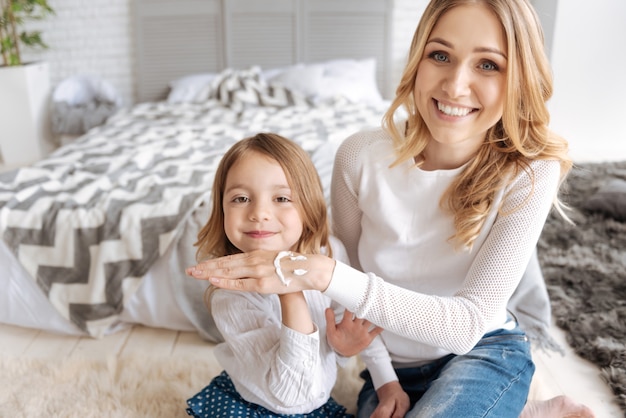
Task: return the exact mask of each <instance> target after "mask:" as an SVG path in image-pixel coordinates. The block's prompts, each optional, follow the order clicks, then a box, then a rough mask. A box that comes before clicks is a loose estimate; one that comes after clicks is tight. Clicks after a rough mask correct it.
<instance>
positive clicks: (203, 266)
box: [185, 250, 335, 294]
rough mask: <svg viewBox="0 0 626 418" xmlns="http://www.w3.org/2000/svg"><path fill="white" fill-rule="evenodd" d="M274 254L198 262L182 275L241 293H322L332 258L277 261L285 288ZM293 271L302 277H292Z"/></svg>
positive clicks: (317, 256)
mask: <svg viewBox="0 0 626 418" xmlns="http://www.w3.org/2000/svg"><path fill="white" fill-rule="evenodd" d="M277 254H278V252H276V251H267V250H255V251H252V252H249V253H241V254H233V255H228V256H225V257H220V258H214V259H210V260H206V261H202V262H200V263H198V264H197V265H195V266H192V267H189V268H187V269H186V270H185V273H187V275H189V276H191V277H193V278H196V279H199V280H209V281H210V282H211V284H212V285H214V286H216V287H219V288H222V289H229V290H241V291H245V292H258V293H266V294H269V293H276V294H285V293H292V292H297V291H301V290H309V289H313V290H320V291H323V290H325V289H326V288H327V287H328V284H329V283H330V279H331V278H332V274H333V270H334V268H335V260H333V259H332V258H328V257H326V256H323V255H320V254H313V255H311V254H307V255H305V259H298V260H293V259H292V257H283V258H281V259H280V262H279V266H280V269H281V270H282V273H283V275H284V276H285V279H286V280H287V281H288V285H285V284H283V282H282V281H281V280H280V278H279V277H278V274H277V273H276V268H275V267H274V260H275V259H276V256H277ZM297 255H299V254H296V253H294V256H297ZM293 258H295V257H293ZM296 269H297V270H298V271H300V272H302V271H304V272H305V273H303V274H300V275H296V274H294V271H295V270H296Z"/></svg>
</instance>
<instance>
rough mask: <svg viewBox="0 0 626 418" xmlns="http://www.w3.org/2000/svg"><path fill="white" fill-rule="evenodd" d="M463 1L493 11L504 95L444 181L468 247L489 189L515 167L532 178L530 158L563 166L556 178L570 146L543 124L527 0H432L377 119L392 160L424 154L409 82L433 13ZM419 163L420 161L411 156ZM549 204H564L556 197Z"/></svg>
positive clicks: (538, 40) (545, 80) (535, 32)
mask: <svg viewBox="0 0 626 418" xmlns="http://www.w3.org/2000/svg"><path fill="white" fill-rule="evenodd" d="M464 4H484V5H486V6H487V7H488V8H489V9H490V10H491V11H492V12H493V13H494V15H495V16H497V17H498V19H499V21H500V23H501V24H502V28H503V30H504V33H505V36H506V39H507V51H506V53H507V56H508V64H507V73H506V80H507V81H506V92H505V93H506V98H505V103H504V111H503V114H502V118H501V119H500V121H498V122H497V123H496V125H495V126H493V127H492V128H491V129H489V130H488V131H487V135H486V138H485V142H484V144H483V146H482V147H481V148H480V149H479V150H478V153H477V155H476V156H475V158H473V159H472V161H470V162H469V163H468V165H467V167H465V169H464V171H463V172H462V173H461V175H460V176H459V177H458V178H457V179H456V180H455V181H454V182H453V183H452V184H451V185H450V187H449V189H448V190H447V192H446V193H445V194H444V196H443V197H442V201H441V202H440V204H441V205H442V206H443V207H445V208H448V209H449V210H450V211H451V212H452V214H453V215H454V224H455V229H456V232H455V235H454V236H453V237H452V238H453V239H455V240H456V242H457V243H459V244H462V245H464V246H466V247H468V248H471V247H472V245H473V243H474V241H475V240H476V238H477V237H478V234H479V233H480V229H481V228H482V226H483V224H484V222H485V219H486V218H487V214H488V212H489V210H490V209H491V206H492V204H493V201H494V197H495V194H496V192H497V191H498V190H500V189H501V188H502V187H503V186H507V185H508V184H507V183H504V184H503V179H506V181H508V182H511V181H513V179H514V178H515V175H516V174H517V173H519V171H520V170H525V171H527V172H528V173H529V174H530V175H531V176H532V170H531V169H530V162H531V161H532V160H535V159H546V160H548V159H549V160H556V161H558V162H559V163H560V164H561V182H562V181H563V180H564V179H565V176H566V175H567V173H568V172H569V170H570V169H571V167H572V161H571V159H570V158H569V156H568V144H567V141H565V140H564V139H563V138H561V137H559V136H557V135H555V134H554V133H553V132H551V131H550V130H549V129H548V124H549V121H550V115H549V112H548V109H547V106H546V102H547V100H548V99H549V98H550V97H551V96H552V74H551V70H550V66H549V62H548V58H547V56H546V54H545V51H544V37H543V32H542V29H541V24H540V22H539V19H538V17H537V14H536V12H535V10H534V9H533V7H532V6H531V5H530V4H529V3H528V1H527V0H433V1H431V2H430V4H429V6H428V7H427V8H426V10H425V11H424V14H423V15H422V18H421V20H420V23H419V25H418V27H417V29H416V31H415V34H414V36H413V42H412V43H411V48H410V51H409V58H408V62H407V65H406V67H405V69H404V72H403V74H402V78H401V80H400V84H399V86H398V88H397V89H396V97H395V98H394V100H393V101H392V103H391V106H390V108H389V110H388V111H387V113H386V114H385V116H384V118H383V125H384V126H385V128H386V129H387V130H388V131H389V132H390V133H391V135H392V137H393V138H394V142H395V146H396V154H397V158H396V161H395V162H394V163H393V165H398V164H400V163H402V162H404V161H407V160H412V159H413V158H415V157H423V154H422V153H423V151H424V149H425V147H426V144H427V143H428V140H429V132H428V128H427V127H426V124H425V123H424V120H423V119H422V117H421V116H420V114H419V112H418V111H417V107H416V104H415V101H414V96H413V88H414V84H415V80H416V77H417V70H418V66H419V63H420V61H421V60H422V58H423V54H424V47H425V44H426V42H427V40H428V37H429V36H430V33H431V32H432V30H433V28H434V26H435V25H436V23H437V22H438V20H439V18H441V16H442V15H443V14H444V13H446V12H447V11H449V10H450V9H452V8H454V7H457V6H460V5H464ZM401 107H403V108H404V109H405V110H406V111H407V112H408V114H409V119H408V124H407V129H406V132H400V130H399V129H398V127H397V126H396V123H395V122H394V117H395V114H396V111H397V110H398V109H399V108H401ZM416 161H418V162H417V165H418V166H419V165H420V164H421V162H422V160H421V159H420V158H416ZM554 204H555V206H556V208H557V210H559V211H561V207H562V204H561V202H560V201H559V199H558V197H557V196H555V201H554Z"/></svg>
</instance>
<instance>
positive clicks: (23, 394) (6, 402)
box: [0, 356, 362, 418]
mask: <svg viewBox="0 0 626 418" xmlns="http://www.w3.org/2000/svg"><path fill="white" fill-rule="evenodd" d="M221 370H222V369H221V368H220V367H219V365H218V364H217V363H216V362H215V361H206V360H202V359H197V358H196V359H190V358H175V357H149V356H137V357H122V358H111V359H109V360H108V361H103V360H87V359H76V358H70V359H65V360H61V361H56V360H55V361H51V360H43V359H23V358H6V357H2V358H0V417H3V418H4V417H7V418H8V417H11V418H22V417H24V418H26V417H28V418H30V417H33V418H34V417H37V418H39V417H64V418H65V417H81V418H87V417H98V418H101V417H114V418H117V417H120V418H121V417H124V418H126V417H128V418H137V417H151V418H156V417H163V418H175V417H188V415H187V413H186V412H185V408H186V406H187V405H186V402H185V401H186V400H187V399H188V398H190V397H191V396H192V395H194V394H195V393H196V392H198V391H200V390H201V389H202V388H203V387H204V386H206V385H207V384H208V383H209V381H210V380H211V378H212V377H213V376H216V375H217V374H218V373H219V372H221ZM359 370H360V365H359V364H358V362H357V361H356V359H351V360H350V362H349V364H348V366H347V367H346V368H345V369H340V374H339V377H338V381H337V385H336V386H335V390H334V391H333V397H334V398H335V400H336V401H337V402H339V403H340V404H342V405H344V406H345V407H346V408H348V410H349V411H350V412H352V413H354V411H355V409H356V396H357V393H358V390H359V389H360V387H361V384H362V381H361V380H360V378H359V377H358V371H359Z"/></svg>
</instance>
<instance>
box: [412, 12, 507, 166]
mask: <svg viewBox="0 0 626 418" xmlns="http://www.w3.org/2000/svg"><path fill="white" fill-rule="evenodd" d="M506 45H507V44H506V37H505V34H504V30H503V28H502V26H501V24H500V21H499V20H498V19H497V17H496V16H495V15H494V14H493V13H492V12H491V11H490V10H489V9H487V8H486V7H485V6H484V5H482V4H471V5H462V6H457V7H455V8H453V9H451V10H449V11H448V12H446V13H445V14H444V15H442V16H441V18H440V19H439V21H438V22H437V24H436V25H435V27H434V28H433V30H432V32H431V34H430V36H429V37H428V41H427V43H426V46H425V49H424V55H423V56H422V59H421V61H420V63H419V66H418V70H417V77H416V80H415V87H414V91H413V94H414V98H415V103H416V106H417V109H418V111H419V112H420V114H421V116H422V118H423V119H424V121H425V123H426V126H427V127H428V129H429V131H430V134H431V137H432V139H433V140H434V141H435V143H434V144H429V147H430V146H431V145H432V146H434V147H436V149H437V150H438V152H439V151H445V150H447V151H448V152H450V153H452V154H455V156H456V158H457V159H459V158H460V159H461V160H462V159H463V158H465V161H467V160H468V159H469V158H471V156H472V155H473V154H474V153H475V152H476V151H477V150H478V148H479V147H480V145H481V144H482V143H483V141H484V139H485V135H486V132H487V130H488V129H489V128H491V127H492V126H494V125H495V124H496V123H497V122H498V120H500V118H501V117H502V112H503V107H504V97H505V88H506V66H507V56H506V51H507V49H506ZM432 142H433V141H431V143H432ZM426 152H427V154H428V147H427V151H426ZM465 161H463V162H465Z"/></svg>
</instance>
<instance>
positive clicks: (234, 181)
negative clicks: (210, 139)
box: [222, 151, 302, 252]
mask: <svg viewBox="0 0 626 418" xmlns="http://www.w3.org/2000/svg"><path fill="white" fill-rule="evenodd" d="M222 208H223V210H224V230H225V232H226V236H227V237H228V239H229V240H230V242H232V243H233V244H234V245H235V246H236V247H237V248H239V249H240V250H241V251H243V252H247V251H252V250H257V249H263V250H272V251H282V250H294V249H295V245H296V244H297V242H298V240H299V239H300V236H301V235H302V219H301V218H300V213H299V211H298V208H297V207H296V205H295V204H294V202H293V201H292V194H291V188H290V187H289V184H288V183H287V178H286V177H285V173H284V171H283V169H282V167H281V166H280V165H279V164H278V163H277V162H276V161H275V160H273V159H271V158H268V157H266V156H265V155H262V154H260V153H258V152H254V151H253V152H249V153H248V154H246V155H245V157H243V158H241V159H240V160H239V161H238V162H237V163H235V164H234V165H233V166H232V167H231V168H230V170H229V171H228V175H227V176H226V184H225V188H224V201H223V202H222Z"/></svg>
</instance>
